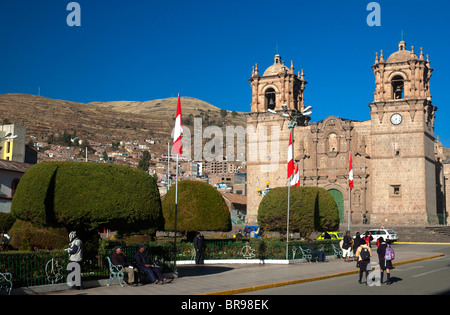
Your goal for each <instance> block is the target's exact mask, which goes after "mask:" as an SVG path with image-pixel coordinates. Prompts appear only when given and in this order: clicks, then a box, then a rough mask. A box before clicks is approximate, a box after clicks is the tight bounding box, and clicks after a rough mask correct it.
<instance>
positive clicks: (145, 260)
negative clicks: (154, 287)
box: [134, 244, 167, 284]
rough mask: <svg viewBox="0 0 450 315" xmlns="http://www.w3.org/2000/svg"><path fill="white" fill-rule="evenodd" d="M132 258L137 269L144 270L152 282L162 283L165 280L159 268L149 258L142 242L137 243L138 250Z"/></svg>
mask: <svg viewBox="0 0 450 315" xmlns="http://www.w3.org/2000/svg"><path fill="white" fill-rule="evenodd" d="M134 259H135V260H136V265H137V267H138V270H139V271H144V272H145V273H146V274H147V275H148V276H149V278H150V280H151V282H152V283H155V284H157V283H160V284H164V282H165V281H166V280H167V279H166V278H164V276H163V275H162V273H161V271H160V270H159V268H158V267H156V266H155V264H154V263H153V262H152V261H151V260H150V258H149V257H148V255H147V253H145V246H144V245H143V244H141V245H139V247H138V251H137V252H136V254H135V255H134Z"/></svg>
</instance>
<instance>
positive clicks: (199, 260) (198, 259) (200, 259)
mask: <svg viewBox="0 0 450 315" xmlns="http://www.w3.org/2000/svg"><path fill="white" fill-rule="evenodd" d="M204 247H205V238H204V237H203V235H202V233H201V232H197V235H195V237H194V248H195V264H197V265H203V264H204V255H203V254H204Z"/></svg>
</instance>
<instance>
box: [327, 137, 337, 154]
mask: <svg viewBox="0 0 450 315" xmlns="http://www.w3.org/2000/svg"><path fill="white" fill-rule="evenodd" d="M337 151H338V143H337V137H336V134H335V133H330V135H329V136H328V152H337Z"/></svg>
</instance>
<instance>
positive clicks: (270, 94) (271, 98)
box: [265, 88, 275, 110]
mask: <svg viewBox="0 0 450 315" xmlns="http://www.w3.org/2000/svg"><path fill="white" fill-rule="evenodd" d="M265 97H266V108H267V109H272V110H274V109H275V90H274V89H272V88H270V89H267V91H266V93H265Z"/></svg>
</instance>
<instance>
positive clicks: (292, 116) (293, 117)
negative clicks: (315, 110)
mask: <svg viewBox="0 0 450 315" xmlns="http://www.w3.org/2000/svg"><path fill="white" fill-rule="evenodd" d="M281 107H282V108H283V113H278V112H276V111H274V110H272V109H268V110H267V111H268V112H269V113H271V114H275V115H278V116H281V117H283V118H286V119H289V122H288V124H287V127H288V128H289V132H290V134H291V138H292V145H294V128H295V127H296V126H297V122H298V120H299V119H300V118H302V117H304V116H310V115H311V114H312V106H308V107H306V108H305V109H304V110H303V111H302V112H300V111H294V112H291V113H289V112H288V111H287V105H286V104H283V105H282V106H281ZM292 151H293V150H292ZM290 195H291V178H288V205H287V218H286V260H288V259H289V252H288V245H289V204H290V197H291V196H290Z"/></svg>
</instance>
